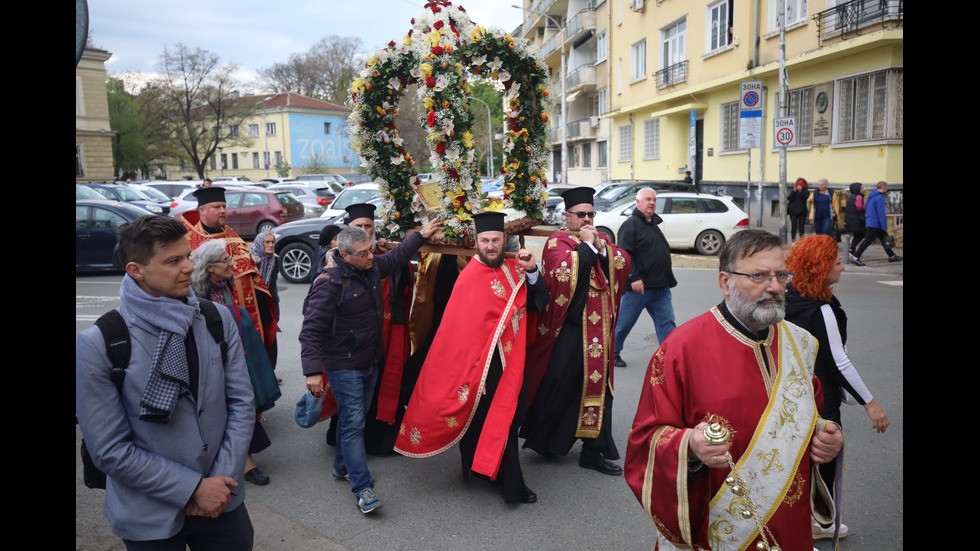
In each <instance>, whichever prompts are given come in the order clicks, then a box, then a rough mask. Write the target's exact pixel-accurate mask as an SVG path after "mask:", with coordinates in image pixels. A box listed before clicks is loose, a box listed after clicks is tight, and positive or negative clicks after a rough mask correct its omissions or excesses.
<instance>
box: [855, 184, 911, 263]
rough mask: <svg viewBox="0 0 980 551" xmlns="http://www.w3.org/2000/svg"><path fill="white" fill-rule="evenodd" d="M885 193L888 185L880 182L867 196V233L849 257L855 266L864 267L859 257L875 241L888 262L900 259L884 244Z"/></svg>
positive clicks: (885, 221) (885, 226) (886, 223)
mask: <svg viewBox="0 0 980 551" xmlns="http://www.w3.org/2000/svg"><path fill="white" fill-rule="evenodd" d="M885 193H888V183H887V182H884V181H881V182H878V183H877V184H876V185H875V189H874V191H872V192H871V193H869V194H868V206H867V207H866V208H865V213H866V218H865V223H866V224H867V226H868V233H867V235H866V236H865V238H864V241H862V242H861V245H860V246H858V248H857V251H855V252H854V254H853V255H851V263H852V264H854V265H856V266H864V262H861V255H862V254H864V250H865V249H867V248H868V247H869V246H870V245H871V244H872V243H874V240H875V239H877V240H879V241H881V246H882V247H884V248H885V254H887V255H888V261H889V262H898V261H899V260H901V259H902V257H900V256H898V255H897V254H895V252H894V251H892V249H891V247H889V246H888V245H886V244H885V238H886V237H888V231H887V230H888V220H887V219H886V218H885Z"/></svg>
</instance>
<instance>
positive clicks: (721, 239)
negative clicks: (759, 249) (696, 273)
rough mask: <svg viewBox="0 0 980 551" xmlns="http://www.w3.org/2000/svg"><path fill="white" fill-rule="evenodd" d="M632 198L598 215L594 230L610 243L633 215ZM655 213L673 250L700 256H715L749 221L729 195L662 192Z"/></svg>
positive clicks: (634, 202)
mask: <svg viewBox="0 0 980 551" xmlns="http://www.w3.org/2000/svg"><path fill="white" fill-rule="evenodd" d="M635 207H636V201H635V199H634V198H633V197H625V198H623V199H620V201H619V202H617V203H615V204H614V205H613V206H612V207H610V208H609V209H607V210H605V211H602V212H597V213H596V217H595V223H594V225H595V227H596V229H597V230H599V231H601V232H602V233H604V234H606V235H607V236H609V238H610V239H612V241H613V243H615V242H616V234H617V233H619V227H620V226H622V224H623V222H624V221H625V220H626V219H627V218H628V217H630V216H632V214H633V208H635ZM656 212H657V214H659V215H660V217H661V218H663V222H662V223H661V224H660V230H661V231H663V232H664V237H666V238H667V244H669V245H670V248H672V249H697V251H698V253H700V254H703V255H716V254H718V252H719V251H720V250H721V246H722V245H724V244H725V241H727V240H729V239H731V237H732V235H734V234H735V232H737V231H739V230H743V229H745V228H747V227H748V226H749V218H748V215H746V214H745V212H744V211H743V210H742V209H740V208H738V205H736V204H735V202H734V201H732V198H731V197H729V196H722V195H707V194H704V193H701V194H697V193H677V192H664V193H658V194H657V211H656Z"/></svg>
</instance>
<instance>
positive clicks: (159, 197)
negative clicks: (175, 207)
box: [140, 187, 170, 203]
mask: <svg viewBox="0 0 980 551" xmlns="http://www.w3.org/2000/svg"><path fill="white" fill-rule="evenodd" d="M140 192H142V193H143V195H146V196H147V197H149V198H150V199H152V200H154V201H162V202H167V203H169V202H170V197H167V194H166V193H163V192H162V191H160V190H158V189H154V188H151V187H147V188H143V189H141V190H140Z"/></svg>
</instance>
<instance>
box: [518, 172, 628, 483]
mask: <svg viewBox="0 0 980 551" xmlns="http://www.w3.org/2000/svg"><path fill="white" fill-rule="evenodd" d="M594 192H595V190H594V189H592V188H590V187H577V188H572V189H570V190H568V191H566V192H565V193H563V194H562V198H563V199H564V200H565V227H564V228H562V229H561V230H559V231H557V232H555V233H553V234H552V235H551V237H550V238H549V239H548V240H547V242H546V243H545V247H544V252H543V253H542V257H543V258H542V259H541V270H542V276H543V278H544V280H545V282H546V283H547V285H548V292H549V293H550V295H551V300H552V303H551V304H550V305H549V306H548V308H547V309H546V310H545V311H544V312H543V313H542V314H541V315H540V316H538V325H537V327H536V330H537V339H536V340H535V341H534V343H533V344H532V345H531V347H530V348H529V349H528V359H527V377H526V380H527V388H528V404H529V405H528V411H527V418H526V419H525V422H524V425H523V427H522V428H521V436H522V437H524V438H525V442H524V447H525V448H531V449H532V450H534V451H536V452H538V453H541V454H544V455H549V456H551V455H565V454H567V453H568V452H569V450H570V449H571V448H572V445H573V444H575V441H576V440H578V439H579V438H581V439H582V453H581V455H580V456H579V466H580V467H583V468H586V469H592V470H595V471H599V472H600V473H603V474H608V475H613V476H618V475H621V474H622V473H623V469H622V467H620V466H619V465H617V464H615V463H613V462H612V461H611V460H613V459H619V451H618V450H617V449H616V443H615V442H614V441H613V437H612V428H611V426H610V425H611V421H612V399H613V356H614V349H615V342H614V339H615V328H616V314H617V312H618V311H619V300H620V297H621V296H622V293H623V290H624V289H625V288H626V285H627V283H626V279H627V276H628V275H629V272H630V257H629V255H628V254H627V253H626V252H625V251H623V250H622V249H620V248H618V247H616V246H615V245H613V244H612V242H611V241H610V240H609V239H608V238H607V237H606V236H605V235H604V234H602V233H601V232H599V231H597V230H596V229H595V227H594V226H593V225H592V223H593V221H594V220H595V208H594V206H593V202H592V197H593V194H594Z"/></svg>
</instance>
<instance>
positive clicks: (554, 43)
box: [541, 34, 561, 59]
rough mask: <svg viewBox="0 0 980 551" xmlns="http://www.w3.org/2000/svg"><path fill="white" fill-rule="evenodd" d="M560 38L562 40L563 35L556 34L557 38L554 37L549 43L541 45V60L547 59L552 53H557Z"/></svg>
mask: <svg viewBox="0 0 980 551" xmlns="http://www.w3.org/2000/svg"><path fill="white" fill-rule="evenodd" d="M559 38H561V34H556V35H555V36H552V37H551V38H549V39H548V41H547V42H545V43H544V44H542V45H541V58H542V59H545V58H547V57H548V56H549V55H551V52H553V51H555V48H557V47H558V39H559Z"/></svg>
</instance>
